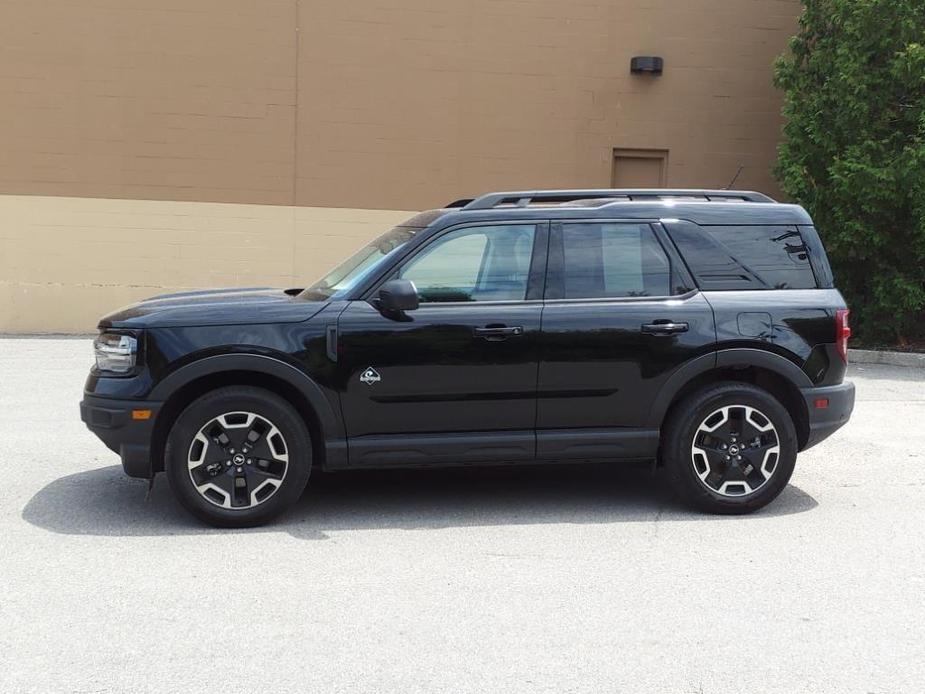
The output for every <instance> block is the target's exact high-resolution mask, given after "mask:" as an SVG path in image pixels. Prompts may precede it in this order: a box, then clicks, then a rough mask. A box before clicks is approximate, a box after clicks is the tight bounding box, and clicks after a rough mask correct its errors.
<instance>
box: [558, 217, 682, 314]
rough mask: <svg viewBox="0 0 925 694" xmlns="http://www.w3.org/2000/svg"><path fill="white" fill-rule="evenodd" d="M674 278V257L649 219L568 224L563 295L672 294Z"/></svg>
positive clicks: (564, 242)
mask: <svg viewBox="0 0 925 694" xmlns="http://www.w3.org/2000/svg"><path fill="white" fill-rule="evenodd" d="M670 280H671V265H670V263H669V261H668V257H667V256H666V255H665V251H664V250H663V249H662V247H661V245H660V244H659V242H658V240H657V239H656V238H655V236H654V234H653V232H652V229H651V227H650V226H649V225H648V224H613V223H605V224H592V223H588V224H563V225H562V283H563V287H562V292H561V293H562V297H561V298H565V299H590V298H607V297H629V296H667V295H669V294H671V289H670V287H671V281H670ZM557 293H558V292H557ZM557 298H558V297H557Z"/></svg>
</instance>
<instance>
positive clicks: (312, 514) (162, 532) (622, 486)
mask: <svg viewBox="0 0 925 694" xmlns="http://www.w3.org/2000/svg"><path fill="white" fill-rule="evenodd" d="M146 491H147V483H146V482H144V481H142V480H133V479H131V478H128V477H126V476H125V475H124V473H123V472H122V468H121V467H120V466H118V465H114V466H110V467H103V468H99V469H96V470H89V471H87V472H80V473H77V474H73V475H68V476H66V477H62V478H60V479H57V480H55V481H53V482H51V483H50V484H48V485H46V486H45V487H44V488H42V489H41V490H40V491H39V492H38V493H36V494H35V496H33V497H32V499H30V500H29V502H28V503H27V504H26V506H25V508H24V509H23V512H22V517H23V519H24V520H26V521H27V522H29V523H31V524H32V525H35V526H37V527H40V528H44V529H46V530H49V531H52V532H55V533H62V534H67V535H99V536H114V537H124V536H155V535H157V536H169V535H190V534H208V533H229V532H280V531H284V532H287V533H289V534H290V535H292V536H293V537H296V538H299V539H306V540H320V539H327V538H328V533H331V532H337V531H340V530H357V529H389V528H398V529H406V530H412V529H422V528H435V529H436V528H452V527H467V526H491V525H528V524H537V523H577V524H601V523H607V524H609V523H634V522H652V521H659V522H665V521H677V520H697V521H702V522H724V521H729V520H730V519H731V518H734V517H730V516H711V515H704V514H699V513H696V512H692V511H690V510H688V509H686V508H685V507H683V506H681V505H680V504H679V503H678V502H677V501H676V500H675V499H674V497H673V495H672V493H671V491H670V489H669V488H668V485H667V483H666V481H665V480H664V478H663V476H661V475H659V474H656V475H653V474H652V473H651V472H650V471H649V469H648V468H647V467H643V466H637V465H630V464H616V465H614V464H610V465H607V464H577V465H550V466H518V467H483V468H454V469H442V470H413V469H404V470H398V469H396V470H375V471H372V470H370V471H357V472H339V473H314V474H313V476H312V480H311V481H310V483H309V486H308V489H307V490H306V492H305V494H304V495H303V497H302V499H301V500H300V501H299V502H298V503H297V504H296V505H295V507H294V508H293V509H291V510H290V511H289V512H288V513H286V514H285V515H284V516H282V517H281V518H280V519H278V520H277V521H276V522H275V523H273V524H271V525H268V526H265V527H263V528H255V529H245V530H221V529H215V528H210V527H207V526H204V525H202V524H201V523H199V522H198V521H197V520H196V519H194V518H193V517H191V516H190V515H188V514H187V513H186V512H185V511H184V510H183V509H182V508H181V507H180V506H179V504H178V503H177V502H176V501H175V500H174V498H173V496H172V494H171V493H170V490H169V488H168V485H167V480H166V479H164V476H163V475H159V476H158V478H157V480H156V482H155V485H154V488H153V490H152V492H151V494H150V495H149V496H148V497H147V498H146ZM816 505H817V503H816V501H815V499H813V498H812V497H811V496H810V495H809V494H807V493H806V492H804V491H802V490H801V489H799V488H798V487H795V486H793V485H790V486H789V487H787V489H785V490H784V492H783V493H782V494H781V496H780V497H779V498H778V499H776V500H775V501H774V502H773V503H772V504H771V505H770V506H768V507H767V508H765V509H762V510H761V511H759V512H757V513H755V514H752V515H750V516H746V517H744V518H743V517H737V518H738V521H737V522H742V521H743V520H744V521H749V522H751V521H756V520H760V519H766V518H771V517H774V516H781V515H789V514H794V513H803V512H805V511H809V510H811V509H813V508H815V507H816Z"/></svg>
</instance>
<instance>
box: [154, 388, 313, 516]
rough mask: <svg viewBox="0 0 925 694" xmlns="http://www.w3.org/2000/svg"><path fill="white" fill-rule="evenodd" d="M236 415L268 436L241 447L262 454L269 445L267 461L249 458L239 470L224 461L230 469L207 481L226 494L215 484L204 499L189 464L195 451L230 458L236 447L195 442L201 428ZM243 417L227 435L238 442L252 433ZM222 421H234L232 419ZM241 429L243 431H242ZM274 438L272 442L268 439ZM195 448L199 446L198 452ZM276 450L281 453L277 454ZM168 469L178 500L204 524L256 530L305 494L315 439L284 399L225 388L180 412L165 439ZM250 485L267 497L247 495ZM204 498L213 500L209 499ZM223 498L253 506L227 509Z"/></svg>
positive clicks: (208, 457)
mask: <svg viewBox="0 0 925 694" xmlns="http://www.w3.org/2000/svg"><path fill="white" fill-rule="evenodd" d="M235 412H244V413H252V414H253V415H255V418H254V420H253V421H255V422H257V423H258V425H257V426H258V428H260V427H262V428H263V429H264V431H263V433H265V434H267V435H266V436H265V437H263V438H265V439H266V440H265V442H264V443H263V444H261V441H260V439H258V440H257V442H256V443H253V444H248V442H247V441H246V440H244V441H243V443H244V444H248V445H253V446H254V448H253V451H257V452H256V453H252V455H254V456H257V455H258V454H259V447H260V446H261V445H265V446H267V448H265V449H263V450H265V451H267V453H266V454H265V455H264V456H263V457H264V458H266V459H267V460H262V461H261V460H257V459H256V458H248V459H247V460H250V461H251V462H247V463H246V464H243V463H242V464H241V467H237V466H236V465H235V464H234V463H232V464H231V465H230V466H228V462H224V463H223V465H224V466H228V467H220V468H218V469H217V471H216V473H215V477H214V478H207V479H206V482H207V483H208V482H212V481H215V482H218V483H219V484H220V485H221V486H222V487H223V488H224V489H225V490H226V491H222V490H221V489H218V486H219V484H216V488H215V489H213V490H206V494H205V495H204V494H203V493H200V491H198V489H197V486H196V484H195V483H194V482H193V474H195V473H194V472H192V471H191V464H190V463H189V462H188V460H189V459H192V460H194V461H195V460H196V458H195V457H194V453H199V451H201V454H200V455H201V459H202V460H203V461H207V460H214V459H215V458H216V456H217V457H221V458H225V457H229V459H231V457H232V455H231V454H230V453H229V452H228V451H229V450H234V449H232V448H226V447H224V446H222V445H221V443H220V442H219V441H218V439H215V440H214V443H207V444H205V445H204V446H203V444H195V442H196V441H197V436H198V435H199V433H200V430H202V429H203V428H204V427H207V426H209V425H210V424H214V423H215V422H216V421H217V418H219V417H223V416H224V415H226V414H228V413H235ZM245 419H246V418H244V417H239V416H236V418H235V421H234V422H233V423H235V424H237V426H235V427H233V429H234V431H233V432H232V428H229V429H228V430H223V431H225V433H226V434H231V435H232V436H233V437H234V438H235V439H236V438H238V437H240V438H241V439H244V438H245V437H246V436H247V433H248V431H249V430H250V429H251V427H250V426H246V425H242V424H241V423H240V420H245ZM223 421H225V422H232V418H227V419H225V420H223ZM266 423H269V424H270V425H271V427H275V429H276V433H278V434H279V435H280V436H281V439H282V440H280V438H278V437H276V436H275V434H273V429H272V428H269V429H267V428H266V426H265V425H266ZM238 429H240V430H241V432H238V431H237V430H238ZM259 435H260V434H258V436H259ZM271 435H272V438H273V441H272V442H271V441H270V438H271ZM194 444H195V445H196V446H198V448H196V449H194V448H193V446H194ZM228 445H229V446H234V445H241V444H235V443H234V439H232V440H231V443H229V444H228ZM213 446H214V448H213ZM271 446H272V448H271ZM274 449H277V450H279V451H282V453H274ZM244 450H247V449H246V448H245V449H241V450H237V451H236V453H242V452H243V451H244ZM275 457H280V458H286V459H287V460H286V461H284V462H281V461H278V460H271V459H273V458H275ZM271 464H272V465H273V466H275V467H274V468H272V469H271V468H270V467H269V465H271ZM263 465H266V466H267V468H266V470H263V469H258V466H263ZM247 466H250V467H247ZM165 467H166V471H167V480H168V481H169V483H170V488H171V489H172V490H173V493H174V495H175V496H176V498H177V500H178V501H179V502H180V503H181V504H182V505H183V507H184V508H186V510H188V511H189V512H190V513H192V514H193V515H194V516H196V517H197V518H199V519H200V520H201V521H203V522H205V523H208V524H209V525H213V526H216V527H222V528H244V527H253V526H257V525H262V524H264V523H266V522H267V521H269V520H271V519H272V518H274V517H275V516H277V515H279V514H280V513H282V512H283V511H284V510H286V509H287V508H288V507H289V506H291V505H292V504H293V503H295V502H296V501H297V500H298V498H299V497H300V496H301V494H302V492H303V491H304V490H305V485H306V484H307V483H308V477H309V474H310V473H311V468H312V447H311V440H310V438H309V434H308V430H307V429H306V427H305V422H304V421H303V420H302V418H301V417H300V416H299V414H298V413H297V412H296V411H295V410H294V409H293V407H292V406H291V405H290V404H289V403H288V402H286V401H285V400H284V399H283V398H281V397H279V396H278V395H276V394H274V393H271V392H270V391H267V390H264V389H262V388H256V387H253V386H227V387H224V388H218V389H216V390H213V391H211V392H209V393H206V394H205V395H203V396H201V397H199V398H197V399H196V400H194V401H193V402H192V403H191V404H190V405H189V406H188V407H187V408H186V409H185V410H183V412H181V413H180V416H179V417H177V419H176V421H175V422H174V423H173V427H172V428H171V430H170V435H169V436H168V438H167V447H166V453H165ZM235 470H237V471H238V473H236V472H235ZM270 473H272V474H270ZM203 474H204V473H203ZM236 474H237V476H239V477H241V478H243V479H244V480H245V484H243V485H241V487H242V489H241V492H240V498H239V497H238V493H239V490H238V489H236V487H237V486H238V485H237V482H238V481H239V480H237V479H236ZM274 476H275V477H274ZM268 477H274V479H273V480H271V483H270V484H266V480H267V478H268ZM277 482H278V484H277ZM248 484H249V485H252V486H253V487H254V488H255V489H254V494H258V495H265V498H263V499H256V498H255V497H254V496H253V495H251V494H249V493H248V491H249V488H248V487H247V486H246V485H248ZM261 485H263V488H261ZM206 495H209V496H210V497H211V498H213V500H212V501H210V500H209V499H208V498H206ZM223 495H224V497H225V499H224V501H223V503H226V504H229V505H231V504H234V503H236V502H240V503H242V504H253V505H250V506H246V507H238V508H235V507H233V506H231V507H227V508H223V507H222V506H220V505H218V503H219V498H220V497H221V496H223Z"/></svg>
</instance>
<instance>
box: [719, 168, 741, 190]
mask: <svg viewBox="0 0 925 694" xmlns="http://www.w3.org/2000/svg"><path fill="white" fill-rule="evenodd" d="M744 168H745V164H739V170H738V171H736V175H735V176H733V177H732V180H731V181H729V185H727V186H726V187H725V188H723V190H729V189H730V188H732V184H733V183H735V182H736V181H738V180H739V174H740V173H742V169H744Z"/></svg>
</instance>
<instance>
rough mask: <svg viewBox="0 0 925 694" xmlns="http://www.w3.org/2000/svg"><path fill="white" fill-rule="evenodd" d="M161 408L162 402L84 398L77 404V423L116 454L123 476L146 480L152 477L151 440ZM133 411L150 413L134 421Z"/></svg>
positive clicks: (88, 396)
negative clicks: (120, 463) (78, 405)
mask: <svg viewBox="0 0 925 694" xmlns="http://www.w3.org/2000/svg"><path fill="white" fill-rule="evenodd" d="M161 405H163V403H161V402H151V401H145V400H115V399H112V398H97V397H93V396H90V395H86V396H84V399H83V401H82V402H81V403H80V419H81V420H82V421H83V422H84V423H85V424H86V425H87V428H88V429H89V430H90V431H92V432H93V433H94V434H96V436H97V437H98V438H99V439H100V440H101V441H102V442H103V443H105V444H106V446H108V447H109V449H110V450H112V451H115V452H116V453H118V454H119V457H120V458H122V468H123V469H124V470H125V474H127V475H129V476H130V477H142V478H145V479H148V478H150V477H152V476H153V475H154V472H153V470H154V466H153V465H152V460H151V440H152V434H153V433H154V422H155V420H156V419H157V413H158V411H159V410H160V408H161ZM133 410H151V416H150V418H149V419H133V418H132V411H133Z"/></svg>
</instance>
